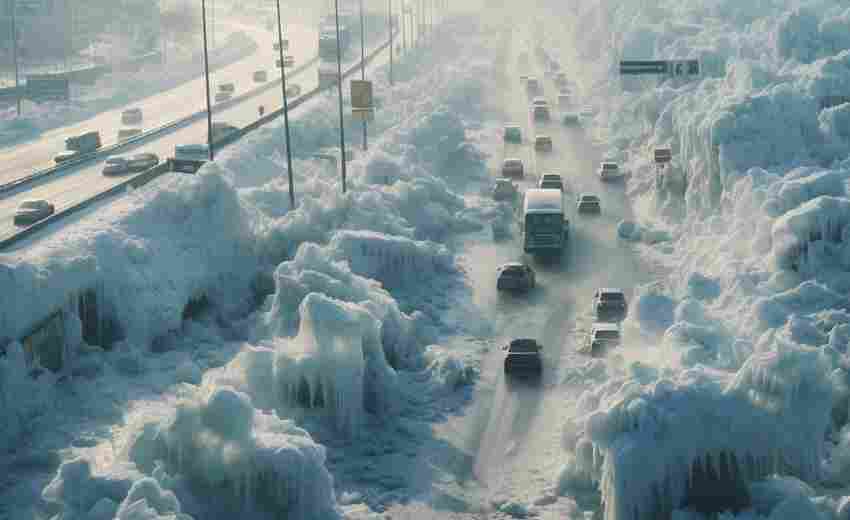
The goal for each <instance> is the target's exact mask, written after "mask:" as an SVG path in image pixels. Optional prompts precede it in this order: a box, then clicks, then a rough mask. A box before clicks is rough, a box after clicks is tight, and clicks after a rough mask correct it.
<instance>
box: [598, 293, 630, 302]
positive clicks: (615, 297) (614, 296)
mask: <svg viewBox="0 0 850 520" xmlns="http://www.w3.org/2000/svg"><path fill="white" fill-rule="evenodd" d="M602 299H603V300H611V301H624V300H625V299H626V296H625V295H624V294H623V293H615V292H604V293H602Z"/></svg>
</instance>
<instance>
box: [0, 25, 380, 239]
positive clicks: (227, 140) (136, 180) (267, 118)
mask: <svg viewBox="0 0 850 520" xmlns="http://www.w3.org/2000/svg"><path fill="white" fill-rule="evenodd" d="M389 46H390V40H389V39H388V40H387V41H386V42H384V43H382V44H381V45H380V46H378V47H377V48H375V49H374V50H372V51H371V52H370V53H369V54H368V55H366V59H365V60H364V61H365V63H366V64H368V63H370V62H371V61H372V60H373V59H375V57H376V56H378V55H379V54H380V53H381V52H382V51H384V50H385V49H386V48H387V47H389ZM315 60H318V57H316V58H314V59H313V60H311V62H313V61H315ZM310 64H312V63H310ZM310 64H307V63H305V64H304V65H302V69H301V70H303V68H306V67H309V66H310ZM359 69H360V61H357V62H356V63H355V64H353V65H351V66H350V67H348V68H347V69H346V70H345V71H343V73H342V78H340V81H342V80H343V79H345V78H347V77H348V76H350V75H352V74H354V73H355V72H357V71H358V70H359ZM277 82H278V83H280V80H277ZM262 88H264V89H265V88H271V85H264V86H263V87H262ZM324 90H326V89H323V88H321V87H316V88H314V89H312V90H310V91H308V92H306V93H304V94H302V95H301V96H299V97H298V98H296V99H295V100H293V102H292V103H289V104H288V108H289V110H292V109H294V108H297V107H298V106H299V105H301V104H303V103H306V102H307V101H309V100H310V99H312V98H314V97H316V96H317V95H319V94H320V93H321V92H323V91H324ZM246 99H247V98H246ZM200 114H201V115H204V116H205V115H206V111H203V112H200ZM281 115H283V108H280V109H278V110H275V111H273V112H270V113H268V114H266V115H264V116H263V117H261V118H259V119H257V120H256V121H254V122H253V123H250V124H248V125H246V126H245V127H243V128H240V129H239V130H236V131H234V132H233V133H231V134H228V135H227V136H225V137H223V138H222V139H219V140H218V141H215V142H214V143H213V145H214V146H215V145H218V146H220V147H224V146H227V145H229V144H232V143H234V142H236V141H238V140H239V139H241V138H242V137H244V136H245V135H246V134H248V133H249V132H251V131H253V130H256V129H257V128H259V127H261V126H263V125H264V124H266V123H270V122H271V121H273V120H274V119H277V118H278V117H280V116H281ZM192 117H197V114H194V115H193V116H190V118H192ZM190 118H187V120H183V121H180V122H177V123H172V124H171V125H170V126H171V127H174V126H179V125H180V124H186V123H187V122H190V121H188V119H190ZM160 131H164V130H160ZM145 137H152V134H148V135H146V136H145ZM169 171H171V160H170V159H169V160H166V161H164V162H162V163H160V164H159V165H157V166H155V167H153V168H151V169H150V170H146V171H144V172H142V173H140V174H138V175H136V176H134V177H131V178H128V179H127V180H125V181H123V182H121V183H119V184H116V185H115V186H113V187H111V188H109V189H108V190H105V191H102V192H100V193H98V194H97V195H94V196H92V197H89V198H87V199H85V200H82V201H80V202H78V203H76V204H73V205H71V206H69V207H67V208H65V209H63V210H62V211H59V212H57V213H54V214H53V215H50V216H49V217H47V218H45V219H43V220H40V221H38V222H36V223H34V224H32V225H30V226H28V227H27V228H25V229H22V230H21V231H19V232H17V233H15V234H14V235H11V236H9V237H7V238H5V239H0V250H2V249H6V248H7V247H9V246H11V245H13V244H15V243H17V242H20V241H21V240H24V239H25V238H28V237H30V236H32V235H33V234H34V233H36V232H37V231H40V230H41V229H44V228H45V227H47V226H49V225H50V224H52V223H54V222H58V221H59V220H61V219H63V218H65V217H68V216H70V215H72V214H74V213H77V212H79V211H82V210H83V209H86V208H88V207H89V206H91V205H92V204H95V203H96V202H99V201H101V200H104V199H107V198H109V197H111V196H113V195H116V194H118V193H120V192H121V191H123V190H126V188H127V187H128V186H131V187H133V188H138V187H140V186H143V185H145V184H147V183H149V182H150V181H152V180H154V179H156V178H157V177H159V176H160V175H162V174H164V173H166V172H169Z"/></svg>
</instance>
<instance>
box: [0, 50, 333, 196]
mask: <svg viewBox="0 0 850 520" xmlns="http://www.w3.org/2000/svg"><path fill="white" fill-rule="evenodd" d="M318 60H319V57H318V56H314V57H313V58H311V59H310V60H308V61H307V62H305V63H304V64H302V65H301V66H299V67H296V68H295V70H293V71H292V75H293V76H295V75H297V74H300V73H301V72H303V71H304V70H306V69H308V68H309V67H311V66H312V65H313V64H314V63H316V62H317V61H318ZM280 83H281V80H280V79H275V80H272V81H269V82H268V83H266V84H264V85H262V86H260V87H257V88H255V89H253V90H249V91H248V92H246V93H244V94H241V95H239V96H236V97H234V98H232V99H230V100H229V101H226V102H224V103H219V104H217V105H215V106H213V107H212V111H213V114H215V112H216V110H220V109H225V108H228V107H230V106H232V105H235V104H237V103H241V102H242V101H245V100H248V99H250V98H252V97H255V96H258V95H260V94H262V93H263V92H265V91H267V90H269V89H271V88H273V87H275V86H277V85H279V84H280ZM206 116H207V111H206V109H204V110H201V111H199V112H195V113H194V114H190V115H188V116H186V117H183V118H181V119H177V120H175V121H172V122H170V123H165V124H163V125H160V126H158V127H155V128H151V129H148V130H145V131H144V132H142V133H141V134H138V135H135V136H133V137H131V138H129V139H126V140H124V141H119V142H117V143H114V144H111V145H109V146H104V147H101V148H99V149H98V150H97V151H95V152H92V153H87V154H84V155H80V156H79V157H77V158H76V159H73V160H70V161H65V162H63V163H61V164H57V165H56V166H51V167H49V168H44V169H41V170H37V171H35V172H33V173H32V174H31V175H27V176H26V177H21V178H20V179H15V180H14V181H11V182H8V183H6V184H2V185H0V195H2V194H5V193H9V192H10V191H14V190H17V189H18V188H21V187H23V186H26V185H28V184H32V183H34V182H36V181H39V180H42V179H46V178H48V177H50V176H52V175H56V174H58V173H60V172H62V171H64V170H67V169H70V168H72V167H74V166H78V165H81V164H84V163H86V162H89V161H92V160H94V159H98V158H100V157H105V156H108V155H111V154H113V153H115V152H118V151H120V150H123V149H124V148H128V147H130V146H133V145H136V144H139V143H141V142H143V141H145V140H146V139H149V138H151V137H155V136H158V135H160V134H162V133H163V132H166V131H169V130H173V129H174V128H177V127H179V126H181V125H185V124H187V123H191V122H193V121H197V120H198V119H199V118H201V117H206Z"/></svg>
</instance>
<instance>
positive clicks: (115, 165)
mask: <svg viewBox="0 0 850 520" xmlns="http://www.w3.org/2000/svg"><path fill="white" fill-rule="evenodd" d="M129 171H130V161H129V160H127V158H126V157H110V158H109V159H107V160H106V163H105V164H104V165H103V172H102V173H103V174H104V175H121V174H123V173H129Z"/></svg>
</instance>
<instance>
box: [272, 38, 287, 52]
mask: <svg viewBox="0 0 850 520" xmlns="http://www.w3.org/2000/svg"><path fill="white" fill-rule="evenodd" d="M274 50H276V51H279V50H280V42H274ZM283 50H285V51H286V50H289V40H287V39H286V38H284V39H283Z"/></svg>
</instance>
